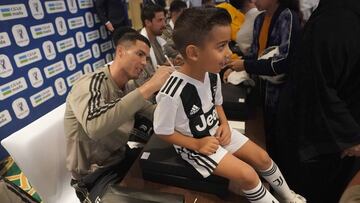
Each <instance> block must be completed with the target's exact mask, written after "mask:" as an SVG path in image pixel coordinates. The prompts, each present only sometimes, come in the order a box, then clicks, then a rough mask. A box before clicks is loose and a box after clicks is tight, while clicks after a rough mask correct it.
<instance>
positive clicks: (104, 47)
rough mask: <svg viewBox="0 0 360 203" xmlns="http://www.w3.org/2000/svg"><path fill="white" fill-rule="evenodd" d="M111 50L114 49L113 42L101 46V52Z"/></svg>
mask: <svg viewBox="0 0 360 203" xmlns="http://www.w3.org/2000/svg"><path fill="white" fill-rule="evenodd" d="M111 48H112V42H111V41H107V42H104V43H101V44H100V49H101V52H103V53H104V52H106V51H108V50H110V49H111Z"/></svg>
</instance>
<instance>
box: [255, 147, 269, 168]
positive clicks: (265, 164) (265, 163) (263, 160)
mask: <svg viewBox="0 0 360 203" xmlns="http://www.w3.org/2000/svg"><path fill="white" fill-rule="evenodd" d="M257 162H258V165H259V166H260V167H261V168H264V169H267V168H269V167H270V165H271V162H272V160H271V158H270V156H269V154H268V153H267V152H266V151H265V150H261V151H260V152H259V155H258V158H257Z"/></svg>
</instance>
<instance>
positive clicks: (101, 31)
mask: <svg viewBox="0 0 360 203" xmlns="http://www.w3.org/2000/svg"><path fill="white" fill-rule="evenodd" d="M99 29H100V36H101V38H102V39H106V38H107V36H108V33H107V31H106V28H105V26H103V25H102V26H100V28H99Z"/></svg>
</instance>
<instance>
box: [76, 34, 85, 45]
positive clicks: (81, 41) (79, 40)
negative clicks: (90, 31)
mask: <svg viewBox="0 0 360 203" xmlns="http://www.w3.org/2000/svg"><path fill="white" fill-rule="evenodd" d="M75 38H76V44H77V46H78V47H79V48H83V47H85V37H84V33H82V32H77V33H76V34H75Z"/></svg>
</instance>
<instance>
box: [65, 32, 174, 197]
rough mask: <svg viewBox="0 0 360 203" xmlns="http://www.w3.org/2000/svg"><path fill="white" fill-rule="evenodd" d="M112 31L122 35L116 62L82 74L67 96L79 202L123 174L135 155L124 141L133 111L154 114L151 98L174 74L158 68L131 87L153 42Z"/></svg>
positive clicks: (70, 148)
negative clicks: (147, 78)
mask: <svg viewBox="0 0 360 203" xmlns="http://www.w3.org/2000/svg"><path fill="white" fill-rule="evenodd" d="M114 34H116V35H121V37H120V36H119V37H117V41H116V43H115V45H116V50H115V59H114V61H113V63H112V64H111V65H106V66H105V67H104V68H102V69H100V70H98V71H96V72H93V73H89V74H86V75H84V76H83V77H81V78H80V79H79V80H78V81H77V82H76V83H75V84H74V86H73V87H72V89H71V91H70V92H69V95H68V97H67V99H66V111H65V119H64V123H65V124H64V127H65V135H66V143H67V146H66V147H67V159H66V162H67V163H66V165H67V168H68V170H70V172H71V173H72V177H73V180H72V181H71V185H72V186H73V187H74V188H75V191H76V193H77V196H78V197H79V199H80V200H81V202H97V201H98V199H101V198H102V197H103V196H105V195H106V193H105V190H106V188H107V186H108V185H109V184H111V183H114V182H116V181H119V180H120V179H121V178H122V177H123V176H124V175H125V173H126V171H127V170H128V168H129V167H130V166H131V163H132V161H133V160H129V159H128V157H127V153H126V152H127V147H126V143H127V141H128V137H129V134H130V131H131V130H132V128H133V126H134V116H135V114H137V113H139V114H143V115H144V116H146V117H147V118H149V119H151V118H152V112H153V110H154V106H153V105H152V104H151V103H150V102H149V101H147V99H148V98H149V97H151V96H152V95H153V93H154V92H156V91H158V90H159V89H160V87H161V85H162V84H163V83H164V81H165V80H166V79H167V78H168V77H169V75H170V71H169V69H164V68H159V69H158V70H157V71H156V73H155V74H154V76H153V77H152V78H151V79H150V80H149V81H147V82H146V83H145V84H143V85H142V86H140V87H139V88H137V89H132V88H131V86H133V85H131V84H130V83H131V80H133V79H137V78H138V77H139V75H140V74H141V72H142V71H143V69H144V68H145V65H146V57H147V56H148V55H149V49H150V43H149V41H148V40H147V39H146V38H145V37H144V36H142V35H140V34H139V33H136V32H126V33H124V32H121V30H117V32H115V33H114ZM104 193H105V194H104Z"/></svg>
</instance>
